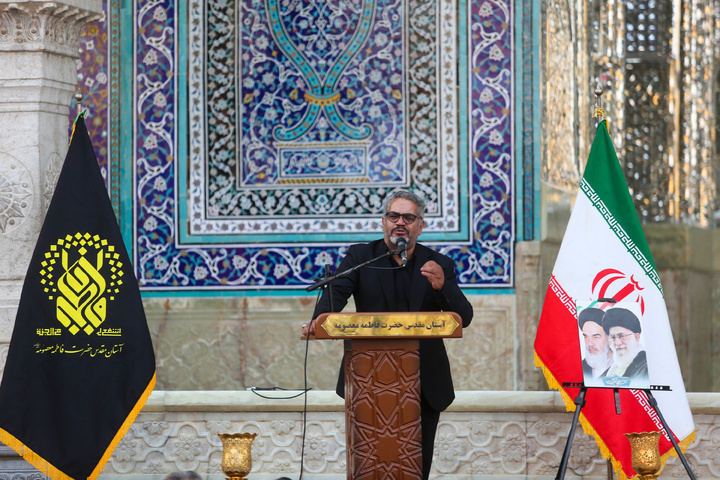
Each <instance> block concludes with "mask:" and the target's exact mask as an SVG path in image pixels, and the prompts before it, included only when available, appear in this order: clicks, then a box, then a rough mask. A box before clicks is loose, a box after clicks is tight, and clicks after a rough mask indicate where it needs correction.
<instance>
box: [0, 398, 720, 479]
mask: <svg viewBox="0 0 720 480" xmlns="http://www.w3.org/2000/svg"><path fill="white" fill-rule="evenodd" d="M268 395H274V396H280V395H284V394H281V393H268ZM689 400H690V405H691V408H692V410H693V412H694V419H695V424H696V438H697V439H696V442H695V443H694V444H693V445H691V446H690V448H689V449H688V451H687V453H686V457H687V459H688V462H689V463H690V465H691V468H692V470H693V472H694V474H695V476H696V478H698V479H702V480H704V479H711V478H720V454H719V453H718V449H717V445H718V442H720V394H692V393H691V394H689ZM302 409H303V398H302V397H298V398H295V399H292V400H266V399H263V398H260V397H258V396H256V395H254V394H253V393H252V392H248V391H240V392H162V391H156V392H154V393H153V394H152V396H151V397H150V400H149V401H148V403H147V405H146V407H145V408H144V410H143V411H142V412H141V414H140V415H139V416H138V418H137V420H136V421H135V423H134V425H133V426H132V427H131V430H130V431H129V432H128V433H127V435H126V436H125V437H124V438H123V440H122V442H121V443H120V445H119V446H118V448H117V449H116V450H115V452H114V453H113V455H112V457H111V459H110V461H109V462H108V463H107V465H106V466H105V468H104V470H103V471H102V473H101V475H100V480H126V479H144V480H161V479H163V478H164V477H165V475H167V474H168V473H170V472H172V471H176V470H195V471H197V472H198V473H200V474H201V475H202V476H203V478H206V479H211V480H221V479H222V478H224V475H223V473H222V470H221V468H220V459H221V454H222V445H221V442H220V439H219V437H218V436H217V434H218V433H239V432H250V433H253V432H254V433H258V436H257V437H256V439H255V441H254V442H253V447H252V458H253V470H252V472H251V473H250V475H249V477H248V478H249V479H250V480H275V479H277V478H278V477H281V476H287V477H290V478H293V479H295V478H297V477H298V475H299V472H300V451H301V445H302V436H301V434H302V425H303V422H302ZM342 409H343V404H342V401H341V400H340V399H339V398H338V397H336V396H335V395H334V394H333V393H332V392H327V391H313V392H311V393H310V396H309V400H308V411H309V413H308V417H307V433H306V437H305V457H304V474H303V478H305V479H307V480H312V479H327V480H342V479H344V478H345V448H344V445H345V437H344V421H343V410H342ZM572 417H573V415H572V413H568V412H566V411H565V407H564V405H563V404H562V402H561V400H560V396H559V394H558V393H556V392H459V394H458V398H457V399H456V401H455V403H453V405H452V406H451V407H450V408H449V409H448V411H447V412H444V413H443V414H442V415H441V417H440V424H439V428H438V432H437V436H436V440H435V458H434V462H433V472H434V473H433V474H432V475H431V478H432V479H437V480H440V479H444V480H461V479H462V480H465V479H471V478H480V477H482V478H491V479H496V480H500V479H503V480H504V479H507V480H527V479H537V480H550V479H552V478H554V477H555V474H556V473H557V471H558V467H559V464H560V459H561V457H562V452H563V450H564V448H565V444H566V441H567V435H568V432H569V430H570V424H571V422H572ZM628 448H629V445H628ZM3 456H5V458H4V459H5V460H6V463H4V462H3ZM11 456H12V455H11V454H8V452H5V453H3V451H2V450H0V479H1V480H5V479H8V480H9V479H11V478H12V479H13V480H26V479H31V478H33V479H34V478H36V477H32V476H31V475H33V473H31V471H30V470H28V469H27V468H26V469H25V470H22V469H20V468H18V465H19V462H20V460H19V459H17V457H15V462H16V463H15V464H14V467H13V468H15V470H12V469H11V468H9V467H7V466H6V465H9V460H10V457H11ZM607 463H608V462H607V461H606V460H604V459H602V458H601V456H600V453H599V450H598V447H597V444H596V443H595V441H594V439H593V438H592V437H590V436H588V435H586V434H585V433H583V432H582V431H581V429H578V431H577V432H576V435H575V438H574V441H573V448H572V451H571V455H570V460H569V464H568V469H567V472H566V477H567V478H569V479H570V478H573V479H577V478H582V479H588V480H590V479H592V480H595V479H597V480H601V479H604V478H607V474H608V470H607ZM661 477H662V478H668V477H673V478H675V477H678V478H687V472H686V471H685V469H684V467H683V466H682V464H681V463H680V462H679V460H678V459H677V458H674V457H671V459H670V460H669V462H668V465H667V466H666V468H665V469H664V470H663V472H662V473H661Z"/></svg>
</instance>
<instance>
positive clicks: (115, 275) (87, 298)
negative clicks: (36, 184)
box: [40, 233, 123, 335]
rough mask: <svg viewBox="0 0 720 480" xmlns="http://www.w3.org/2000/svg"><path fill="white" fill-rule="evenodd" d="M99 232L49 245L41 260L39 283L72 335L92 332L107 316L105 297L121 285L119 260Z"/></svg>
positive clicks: (107, 297) (78, 235)
mask: <svg viewBox="0 0 720 480" xmlns="http://www.w3.org/2000/svg"><path fill="white" fill-rule="evenodd" d="M119 259H120V255H119V254H118V253H117V252H116V251H115V247H114V246H113V245H109V244H108V241H107V240H105V239H101V238H100V236H99V235H90V234H89V233H85V234H82V233H76V234H75V235H67V236H66V237H65V238H61V239H59V240H58V241H57V242H56V243H55V244H54V245H51V246H50V251H49V252H46V253H45V258H44V260H43V261H42V263H41V265H42V270H40V275H41V276H42V280H41V283H42V284H43V286H44V289H45V293H47V294H48V298H49V299H50V300H55V312H56V314H57V319H58V321H59V322H60V323H61V324H62V325H63V326H64V327H65V328H67V329H68V331H69V332H70V333H72V334H73V335H75V334H76V333H77V332H79V331H80V330H82V331H84V332H85V333H86V334H88V335H91V334H92V333H93V332H94V331H95V329H97V328H98V327H99V326H100V324H101V323H102V322H104V321H105V316H106V315H107V302H108V300H115V294H116V293H117V292H118V291H119V290H120V286H121V285H122V276H123V272H122V266H123V264H122V262H121V261H120V260H119Z"/></svg>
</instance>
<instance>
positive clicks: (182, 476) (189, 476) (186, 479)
mask: <svg viewBox="0 0 720 480" xmlns="http://www.w3.org/2000/svg"><path fill="white" fill-rule="evenodd" d="M165 480H202V477H201V476H200V475H198V474H197V473H195V472H193V471H192V470H188V471H186V472H173V473H171V474H170V475H168V476H167V477H165Z"/></svg>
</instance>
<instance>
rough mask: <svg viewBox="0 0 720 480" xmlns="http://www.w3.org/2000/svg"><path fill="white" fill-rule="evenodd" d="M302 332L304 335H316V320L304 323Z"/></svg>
mask: <svg viewBox="0 0 720 480" xmlns="http://www.w3.org/2000/svg"><path fill="white" fill-rule="evenodd" d="M301 332H302V334H303V337H307V336H312V335H315V320H313V321H311V322H310V325H308V324H307V323H303V324H302V329H301Z"/></svg>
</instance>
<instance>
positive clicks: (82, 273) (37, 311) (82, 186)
mask: <svg viewBox="0 0 720 480" xmlns="http://www.w3.org/2000/svg"><path fill="white" fill-rule="evenodd" d="M154 386H155V355H154V352H153V346H152V341H151V339H150V332H149V330H148V326H147V322H146V319H145V311H144V310H143V306H142V301H141V298H140V290H139V288H138V284H137V280H136V278H135V274H134V272H133V268H132V265H131V264H130V259H129V258H128V254H127V250H126V249H125V244H124V243H123V239H122V237H121V235H120V228H119V227H118V224H117V220H116V219H115V213H114V212H113V209H112V204H111V203H110V199H109V197H108V193H107V190H106V187H105V182H104V181H103V178H102V175H101V173H100V168H99V167H98V164H97V160H96V158H95V152H94V151H93V147H92V144H91V142H90V137H89V136H88V133H87V129H86V127H85V121H84V119H83V117H82V115H80V116H79V117H78V119H77V120H76V121H75V127H74V130H73V134H72V138H71V141H70V149H69V151H68V154H67V157H66V158H65V164H64V165H63V168H62V172H61V173H60V177H59V179H58V183H57V186H56V188H55V194H54V195H53V198H52V201H51V203H50V208H49V209H48V212H47V216H46V218H45V222H44V223H43V226H42V229H41V231H40V236H39V238H38V242H37V245H36V246H35V251H34V252H33V255H32V259H31V261H30V267H29V268H28V272H27V275H26V277H25V283H24V285H23V289H22V295H21V297H20V304H19V306H18V312H17V317H16V319H15V327H14V330H13V334H12V339H11V340H10V348H9V351H8V356H7V363H6V365H5V372H4V374H3V377H2V383H0V441H2V442H3V443H4V444H6V445H7V446H9V447H11V448H13V449H14V450H16V451H17V452H18V453H19V454H20V455H22V456H23V457H24V458H25V459H26V460H27V461H28V462H30V463H31V464H32V465H33V466H34V467H35V468H37V469H38V470H40V471H41V472H43V473H45V474H46V475H49V476H50V477H51V478H53V479H74V480H81V479H82V480H85V479H91V480H92V479H95V478H97V476H98V475H99V474H100V471H101V470H102V468H103V466H104V465H105V463H106V462H107V460H108V459H109V458H110V455H112V452H113V449H114V448H115V447H116V446H117V444H118V443H119V442H120V440H121V439H122V437H123V435H124V434H125V432H126V431H127V430H128V428H130V425H132V423H133V421H134V419H135V417H136V416H137V414H138V413H139V412H140V409H141V408H142V407H143V405H144V404H145V401H146V400H147V398H148V396H149V395H150V392H152V389H153V387H154Z"/></svg>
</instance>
